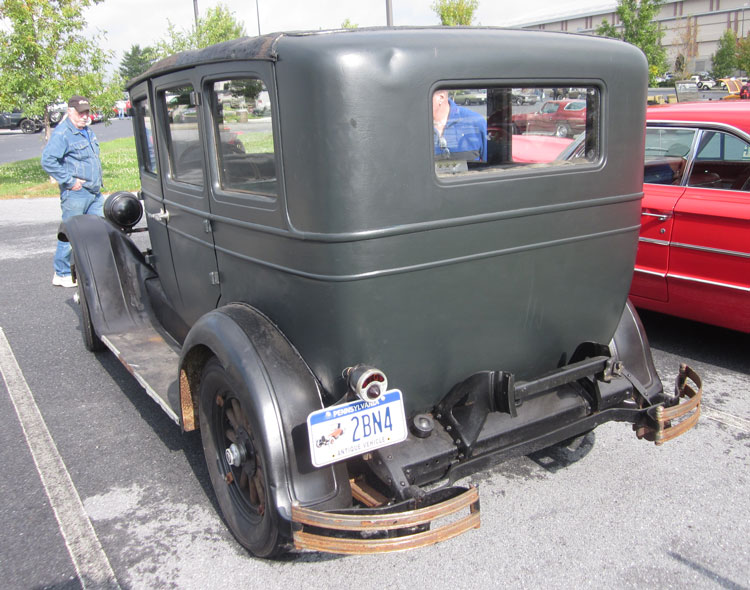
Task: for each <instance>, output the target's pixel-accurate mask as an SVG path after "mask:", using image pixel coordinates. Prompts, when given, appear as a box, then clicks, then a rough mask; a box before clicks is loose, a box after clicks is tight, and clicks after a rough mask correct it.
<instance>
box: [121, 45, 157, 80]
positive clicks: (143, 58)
mask: <svg viewBox="0 0 750 590" xmlns="http://www.w3.org/2000/svg"><path fill="white" fill-rule="evenodd" d="M155 60H156V51H154V48H153V47H144V48H143V49H141V46H140V45H138V44H137V43H136V44H135V45H131V46H130V50H129V51H126V52H125V54H124V55H123V56H122V61H121V62H120V76H121V77H122V79H123V80H130V79H131V78H135V77H136V76H140V75H141V74H142V73H143V72H145V71H146V70H147V69H149V68H150V67H151V64H152V63H154V61H155Z"/></svg>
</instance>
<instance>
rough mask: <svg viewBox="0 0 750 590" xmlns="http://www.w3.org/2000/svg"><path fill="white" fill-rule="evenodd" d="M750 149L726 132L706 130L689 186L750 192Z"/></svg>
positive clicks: (745, 143)
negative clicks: (749, 190)
mask: <svg viewBox="0 0 750 590" xmlns="http://www.w3.org/2000/svg"><path fill="white" fill-rule="evenodd" d="M749 179H750V146H749V145H748V144H747V142H745V141H744V140H742V139H740V138H739V137H736V136H734V135H731V134H729V133H724V132H723V131H704V132H703V135H702V137H701V140H700V143H699V145H698V151H697V153H696V156H695V163H694V164H693V170H692V172H691V173H690V178H689V179H688V185H689V186H694V187H700V188H715V189H724V190H742V191H747V190H748V189H750V180H749Z"/></svg>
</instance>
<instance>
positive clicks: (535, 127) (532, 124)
mask: <svg viewBox="0 0 750 590" xmlns="http://www.w3.org/2000/svg"><path fill="white" fill-rule="evenodd" d="M512 121H513V133H535V134H554V135H556V136H557V137H572V136H574V135H578V134H579V133H581V132H582V131H584V130H585V129H586V101H585V100H581V99H575V100H572V99H565V100H548V101H545V102H544V104H542V107H541V108H540V109H539V111H538V112H536V113H521V114H518V115H513V118H512Z"/></svg>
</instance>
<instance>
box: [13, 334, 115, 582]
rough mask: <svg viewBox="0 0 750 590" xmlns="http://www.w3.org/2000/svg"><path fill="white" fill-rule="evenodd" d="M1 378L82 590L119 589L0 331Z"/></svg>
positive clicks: (19, 369)
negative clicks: (95, 589)
mask: <svg viewBox="0 0 750 590" xmlns="http://www.w3.org/2000/svg"><path fill="white" fill-rule="evenodd" d="M0 374H2V376H3V380H4V381H5V386H6V387H7V389H8V394H9V395H10V399H11V402H13V407H14V408H15V410H16V414H17V415H18V421H19V422H20V423H21V428H22V429H23V433H24V436H25V437H26V444H27V445H28V446H29V450H30V451H31V456H32V457H33V458H34V463H35V464H36V469H37V471H38V472H39V477H40V478H41V480H42V485H43V486H44V491H45V492H46V494H47V497H48V498H49V502H50V505H51V506H52V510H53V511H54V513H55V518H56V519H57V523H58V526H59V527H60V532H61V533H62V536H63V539H64V540H65V545H66V547H67V548H68V553H70V558H71V559H72V560H73V565H74V566H75V569H76V573H77V574H78V580H79V582H80V583H81V585H82V586H83V588H84V589H89V588H90V589H93V588H97V589H98V588H111V589H119V588H120V586H119V584H118V582H117V578H116V577H115V573H114V572H113V571H112V566H111V565H110V563H109V559H107V555H106V554H105V553H104V550H103V549H102V546H101V543H100V542H99V538H98V537H97V536H96V532H95V531H94V527H93V526H92V525H91V521H90V520H89V518H88V516H87V515H86V511H85V510H84V508H83V504H82V503H81V498H80V497H79V496H78V492H77V491H76V488H75V486H74V485H73V480H72V479H71V477H70V474H69V473H68V470H67V468H66V467H65V463H63V460H62V457H61V456H60V453H59V452H58V450H57V447H56V446H55V441H54V440H52V436H51V435H50V433H49V430H48V429H47V425H46V424H45V422H44V418H42V414H41V412H40V411H39V407H38V406H37V404H36V401H35V400H34V396H33V394H32V393H31V390H30V389H29V386H28V384H27V383H26V379H25V378H24V376H23V373H22V372H21V367H19V366H18V362H17V361H16V357H15V356H14V355H13V351H12V350H11V348H10V344H9V343H8V339H7V338H6V337H5V332H3V329H2V328H0Z"/></svg>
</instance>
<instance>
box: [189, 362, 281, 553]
mask: <svg viewBox="0 0 750 590" xmlns="http://www.w3.org/2000/svg"><path fill="white" fill-rule="evenodd" d="M248 397H249V396H248V394H247V393H245V388H243V387H239V386H237V385H236V384H235V383H232V378H231V377H230V375H229V374H228V373H227V371H225V370H224V367H222V366H221V363H220V362H219V361H218V359H216V358H215V357H214V358H212V359H211V360H209V362H208V363H206V365H205V367H204V369H203V375H202V377H201V385H200V403H199V419H200V431H201V440H202V441H203V452H204V454H205V457H206V465H207V466H208V473H209V475H210V477H211V484H212V485H213V488H214V491H215V492H216V499H217V500H218V503H219V507H220V508H221V512H222V514H223V516H224V519H225V521H226V523H227V525H228V526H229V530H231V531H232V534H233V535H234V536H235V538H236V539H237V541H239V542H240V544H241V545H243V546H244V547H246V548H247V549H248V550H249V551H250V552H251V553H253V554H254V555H256V556H258V557H273V556H275V555H278V554H279V553H281V552H282V550H283V545H284V538H283V535H282V534H281V531H280V529H279V516H278V510H277V507H276V505H275V503H274V497H273V496H272V494H271V493H270V491H271V487H270V482H269V481H268V477H267V474H269V473H270V472H269V470H268V469H267V465H269V462H268V450H267V449H266V448H264V446H263V444H262V436H260V435H259V433H260V429H259V424H260V420H259V418H258V416H256V415H254V414H253V412H252V409H251V408H252V405H251V401H250V399H248ZM230 446H235V447H241V451H242V453H241V456H242V459H241V460H239V462H240V464H239V465H237V466H235V465H230V463H229V462H228V460H227V456H226V451H227V449H228V448H229V447H230Z"/></svg>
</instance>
